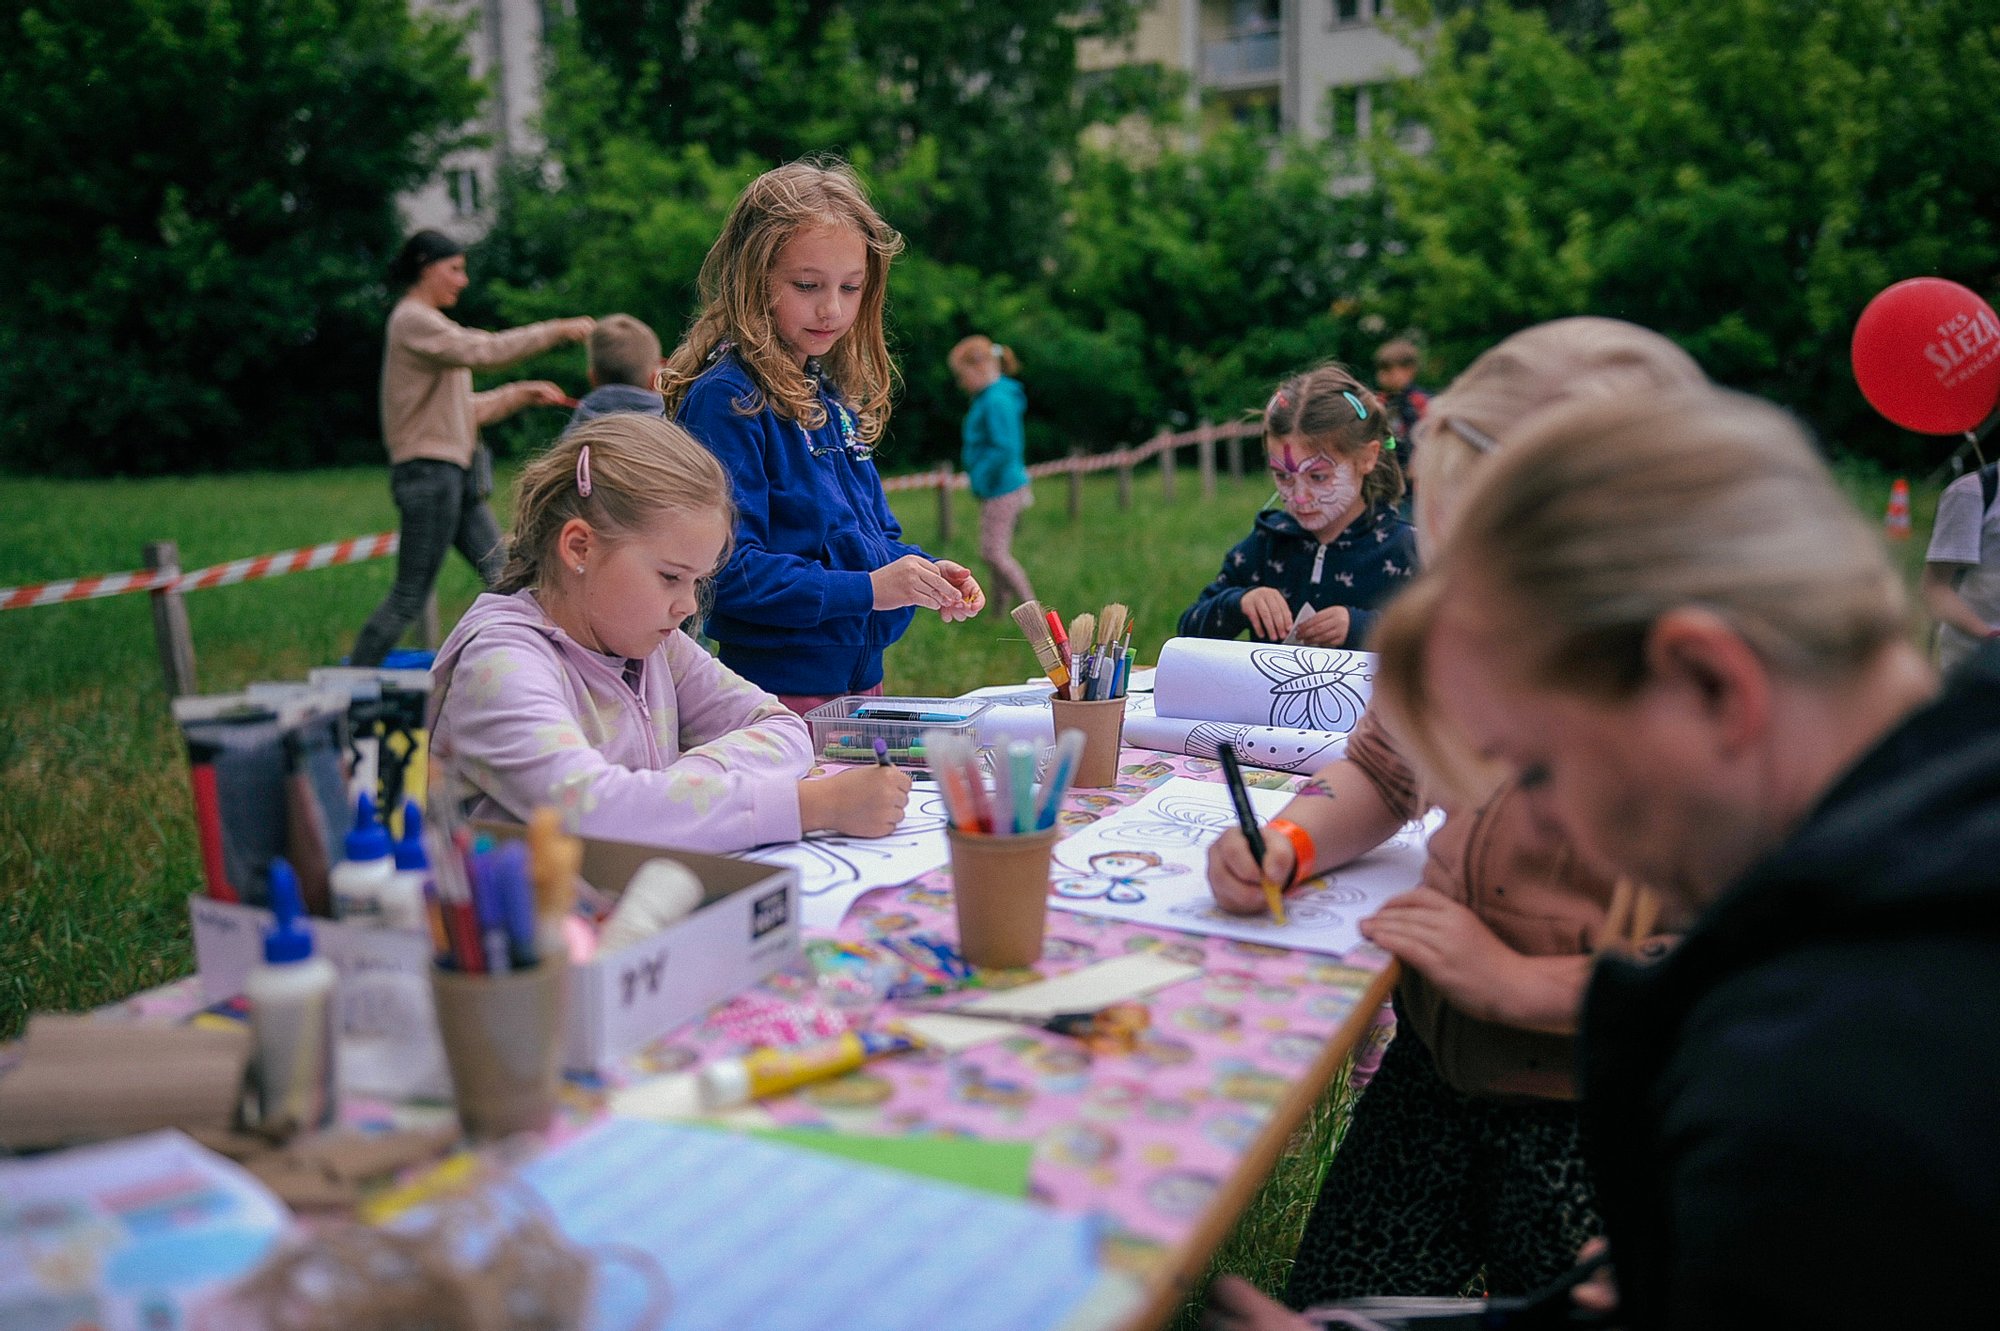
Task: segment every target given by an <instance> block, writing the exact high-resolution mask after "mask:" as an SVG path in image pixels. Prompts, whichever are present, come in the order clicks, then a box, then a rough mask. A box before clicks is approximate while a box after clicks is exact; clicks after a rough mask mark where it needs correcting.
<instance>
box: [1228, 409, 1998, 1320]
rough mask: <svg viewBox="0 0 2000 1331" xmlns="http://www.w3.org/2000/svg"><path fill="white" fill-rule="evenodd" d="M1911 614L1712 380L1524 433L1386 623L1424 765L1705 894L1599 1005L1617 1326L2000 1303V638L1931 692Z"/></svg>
mask: <svg viewBox="0 0 2000 1331" xmlns="http://www.w3.org/2000/svg"><path fill="white" fill-rule="evenodd" d="M1907 613H1908V612H1907V606H1906V600H1905V594H1904V589H1903V587H1902V584H1901V581H1900V579H1899V578H1898V577H1897V575H1896V574H1895V572H1894V571H1893V570H1892V569H1891V567H1890V566H1889V563H1888V561H1887V559H1886V558H1885V556H1884V553H1883V550H1882V548H1881V545H1880V542H1879V540H1878V538H1877V536H1876V534H1875V533H1874V532H1873V530H1872V529H1871V527H1870V524H1868V523H1867V522H1865V521H1864V520H1863V519H1862V518H1861V517H1860V516H1859V515H1858V514H1857V513H1856V512H1855V511H1854V509H1853V507H1852V506H1851V505H1850V504H1849V503H1848V502H1847V501H1846V499H1845V498H1844V497H1843V496H1842V494H1841V493H1840V491H1839V489H1838V487H1837V486H1836V485H1835V483H1834V481H1833V479H1832V477H1831V476H1830V475H1829V474H1828V473H1827V471H1826V469H1825V467H1824V466H1823V465H1822V464H1821V463H1820V461H1819V459H1818V457H1817V456H1816V454H1815V453H1814V451H1813V448H1812V446H1811V445H1810V443H1809V442H1808V441H1807V439H1806V438H1805V436H1804V435H1803V433H1802V432H1801V431H1800V429H1799V428H1798V426H1797V425H1796V424H1795V423H1794V422H1793V421H1792V420H1791V419H1790V418H1789V417H1788V416H1786V415H1784V414H1783V413H1782V412H1780V411H1778V410H1777V409H1775V408H1773V407H1770V406H1768V405H1766V404H1763V403H1760V402H1757V401H1754V400H1751V399H1748V398H1743V397H1739V396H1735V395H1730V394H1724V393H1720V392H1715V391H1704V392H1699V393H1691V394H1685V395H1679V396H1676V397H1673V398H1668V399H1662V398H1659V397H1655V396H1647V397H1642V398H1640V399H1638V400H1626V401H1619V402H1612V403H1599V404H1587V405H1583V406H1579V407H1577V408H1575V409H1573V410H1570V411H1566V412H1564V413H1563V414H1561V415H1560V416H1559V417H1556V418H1552V419H1550V420H1548V421H1547V422H1546V423H1544V424H1543V425H1541V426H1540V427H1538V428H1537V429H1535V430H1534V431H1532V432H1531V437H1528V438H1524V439H1522V440H1521V441H1519V443H1518V444H1517V445H1516V446H1515V447H1514V448H1512V449H1510V451H1509V453H1508V455H1507V456H1505V457H1503V458H1501V459H1499V460H1498V461H1497V462H1496V463H1495V464H1494V465H1493V467H1492V468H1491V469H1490V471H1489V474H1488V475H1486V476H1485V477H1484V478H1482V482H1481V484H1480V486H1479V488H1478V490H1477V493H1476V494H1475V495H1474V496H1473V497H1472V498H1471V499H1470V500H1469V501H1468V502H1467V504H1466V507H1465V510H1464V512H1463V515H1462V517H1461V519H1460V521H1459V523H1458V526H1457V528H1456V531H1455V533H1454V535H1453V538H1452V540H1451V542H1450V543H1449V545H1448V546H1447V548H1446V549H1445V551H1444V553H1443V555H1442V557H1441V558H1439V559H1437V560H1436V562H1435V563H1434V564H1433V566H1432V569H1431V571H1430V572H1429V573H1427V574H1426V575H1425V576H1424V577H1423V578H1422V579H1420V580H1419V582H1418V583H1417V584H1416V586H1415V587H1413V588H1412V589H1411V591H1410V592H1409V593H1408V594H1407V595H1406V596H1405V597H1404V598H1403V599H1402V600H1400V601H1399V602H1398V603H1397V604H1396V605H1395V606H1394V607H1392V608H1391V610H1390V612H1389V615H1388V616H1387V618H1386V619H1385V621H1384V623H1383V626H1382V637H1381V639H1380V640H1379V645H1380V648H1381V654H1382V659H1381V672H1380V675H1379V676H1378V678H1377V682H1376V699H1377V702H1378V703H1379V704H1380V705H1381V706H1382V708H1383V709H1384V711H1385V713H1386V715H1387V716H1388V718H1389V720H1390V722H1391V724H1392V726H1393V727H1394V728H1395V729H1396V730H1397V732H1398V733H1400V734H1402V735H1403V736H1404V737H1405V738H1406V739H1407V741H1408V747H1409V748H1410V750H1411V751H1412V752H1414V753H1415V754H1417V755H1419V758H1420V766H1421V767H1422V768H1423V770H1425V771H1427V772H1429V773H1433V774H1435V775H1436V777H1437V778H1438V779H1439V780H1440V781H1442V782H1443V783H1445V784H1446V785H1447V786H1449V787H1450V788H1453V789H1460V790H1470V791H1478V790H1483V789H1490V788H1491V786H1492V783H1493V782H1494V781H1495V780H1510V779H1511V780H1515V781H1518V780H1520V779H1522V777H1523V776H1525V775H1527V774H1529V773H1533V774H1535V775H1536V776H1537V778H1538V780H1537V782H1536V789H1535V793H1534V795H1533V806H1534V809H1535V812H1536V813H1537V815H1538V816H1539V817H1541V818H1543V819H1545V820H1546V821H1547V822H1548V823H1549V824H1550V825H1551V826H1552V827H1554V828H1557V829H1560V831H1561V832H1562V833H1563V834H1564V835H1566V836H1567V837H1568V838H1569V839H1570V841H1571V843H1572V844H1574V845H1575V846H1576V848H1577V850H1578V852H1579V853H1580V854H1582V855H1584V856H1585V857H1586V858H1587V859H1588V860H1589V861H1590V862H1591V863H1592V864H1593V865H1595V866H1597V867H1598V868H1599V869H1600V871H1602V872H1605V873H1623V874H1630V875H1633V876H1635V877H1637V878H1640V879H1642V880H1644V881H1645V882H1647V883H1649V884H1651V885H1653V886H1654V887H1655V888H1657V889H1659V890H1661V891H1663V892H1664V893H1665V894H1666V895H1667V896H1668V897H1669V898H1670V900H1671V901H1672V902H1673V903H1674V904H1675V905H1677V906H1678V907H1680V908H1681V909H1683V910H1686V911H1688V912H1691V913H1694V914H1696V915H1697V916H1698V918H1696V919H1695V920H1694V922H1693V924H1692V925H1691V927H1690V928H1689V930H1688V932H1687V934H1686V936H1685V938H1684V939H1683V941H1682V942H1681V944H1680V945H1679V947H1678V948H1677V949H1675V950H1674V951H1673V952H1672V953H1671V954H1669V955H1668V956H1667V957H1666V958H1665V959H1664V960H1662V961H1659V962H1657V963H1655V964H1652V965H1650V966H1642V965H1639V964H1635V963H1633V962H1631V961H1627V960H1622V959H1607V960H1605V961H1603V962H1601V963H1600V964H1599V965H1598V967H1597V970H1596V973H1595V975H1594V976H1593V979H1592V982H1591V985H1590V989H1589V993H1588V997H1587V1000H1586V1005H1585V1011H1584V1022H1583V1043H1582V1054H1583V1058H1582V1074H1583V1106H1584V1119H1585V1135H1586V1141H1587V1143H1588V1153H1589V1159H1590V1164H1591V1168H1592V1173H1593V1175H1594V1177H1595V1178H1596V1180H1597V1182H1598V1196H1599V1199H1600V1202H1601V1204H1602V1206H1603V1209H1604V1213H1605V1221H1606V1227H1607V1231H1608V1234H1609V1238H1610V1245H1611V1258H1612V1262H1613V1268H1614V1270H1615V1280H1614V1279H1607V1280H1605V1281H1603V1282H1601V1283H1600V1284H1597V1285H1595V1286H1593V1287H1591V1288H1589V1289H1587V1290H1586V1291H1584V1295H1585V1297H1586V1299H1587V1300H1588V1301H1590V1302H1595V1303H1597V1304H1599V1305H1600V1306H1602V1305H1604V1304H1606V1303H1609V1302H1613V1301H1615V1304H1616V1309H1617V1313H1616V1316H1615V1318H1614V1319H1613V1320H1614V1321H1615V1323H1616V1324H1617V1325H1621V1326H1627V1327H1634V1328H1688V1329H1689V1331H1692V1329H1693V1328H1702V1329H1703V1331H1718V1329H1719V1331H1729V1329H1731V1328H1739V1327H1740V1328H1746V1329H1747V1328H1752V1327H1755V1328H1767V1327H1813V1328H1821V1329H1824V1328H1850V1327H1851V1328H1857V1331H1858V1329H1859V1328H1863V1327H1868V1328H1873V1327H1879V1326H1884V1325H1896V1326H1913V1327H1914V1326H1922V1327H1927V1328H1937V1327H1973V1326H1981V1327H1984V1326H1991V1325H1992V1324H1993V1321H1994V1317H1993V1308H1992V1296H1991V1292H1990V1290H1989V1288H1988V1285H1989V1284H1990V1282H1989V1281H1988V1280H1987V1278H1986V1276H1985V1274H1984V1272H1985V1270H1986V1263H1987V1262H1988V1261H1990V1260H1991V1254H1992V1253H1993V1252H1994V1251H1995V1249H1996V1247H2000V1133H1996V1132H1995V1130H1994V1125H1995V1124H1996V1123H2000V1075H1996V1069H1995V1062H1996V1050H2000V985H1996V984H1995V983H1994V977H1995V976H1996V975H2000V884H1997V883H1996V872H1995V869H1994V867H1993V866H1994V865H1995V864H1996V863H2000V654H1996V649H1994V648H1991V647H1989V648H1987V649H1986V650H1985V651H1984V652H1983V653H1982V654H1981V655H1980V656H1979V657H1977V658H1975V660H1974V661H1973V662H1972V663H1970V665H1969V666H1968V667H1967V668H1966V669H1965V670H1963V671H1962V672H1961V673H1960V674H1958V675H1956V676H1955V677H1954V679H1953V681H1952V684H1951V686H1950V687H1949V688H1948V689H1945V690H1944V691H1942V692H1940V690H1939V687H1938V683H1937V680H1936V678H1935V676H1934V675H1933V673H1932V672H1931V670H1930V668H1929V666H1928V665H1927V664H1926V663H1925V662H1924V660H1923V658H1922V657H1921V656H1920V655H1919V653H1918V652H1917V651H1916V649H1915V648H1914V647H1913V646H1912V645H1911V641H1910V636H1909V632H1908V621H1907ZM1218 1302H1219V1303H1220V1304H1221V1305H1222V1306H1223V1307H1224V1308H1225V1309H1226V1311H1224V1312H1223V1313H1221V1314H1220V1315H1219V1316H1218V1319H1217V1324H1218V1325H1222V1326H1260V1327H1278V1326H1286V1325H1296V1324H1297V1322H1296V1321H1295V1320H1294V1319H1292V1317H1291V1315H1290V1314H1286V1313H1282V1312H1281V1311H1279V1310H1277V1309H1275V1307H1274V1306H1273V1305H1270V1304H1269V1303H1268V1301H1260V1299H1259V1298H1258V1297H1256V1296H1254V1295H1253V1293H1251V1292H1248V1291H1247V1287H1244V1286H1242V1285H1240V1283H1239V1284H1233V1285H1231V1286H1230V1287H1229V1288H1227V1289H1223V1290H1220V1291H1219V1292H1218Z"/></svg>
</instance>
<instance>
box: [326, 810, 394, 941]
mask: <svg viewBox="0 0 2000 1331" xmlns="http://www.w3.org/2000/svg"><path fill="white" fill-rule="evenodd" d="M394 849H395V848H394V847H393V846H392V845H391V844H390V841H389V829H388V828H386V827H384V826H382V824H381V822H380V821H378V820H377V819H376V817H375V801H374V800H373V799H372V798H371V797H370V796H369V795H368V794H367V792H365V791H364V792H363V793H362V794H361V795H359V796H357V797H356V798H355V801H354V826H353V828H351V829H350V830H349V831H348V833H347V840H346V842H345V843H344V845H343V847H342V850H341V859H340V863H338V864H336V865H334V866H333V872H331V873H330V874H328V875H327V883H328V885H329V886H330V887H331V888H332V889H333V915H334V918H335V919H338V920H350V921H352V922H354V923H355V924H380V923H382V889H383V888H384V887H385V886H386V885H387V884H388V882H389V879H390V878H392V877H394V876H395V873H396V861H395V859H394V858H393V857H392V853H393V851H394Z"/></svg>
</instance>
